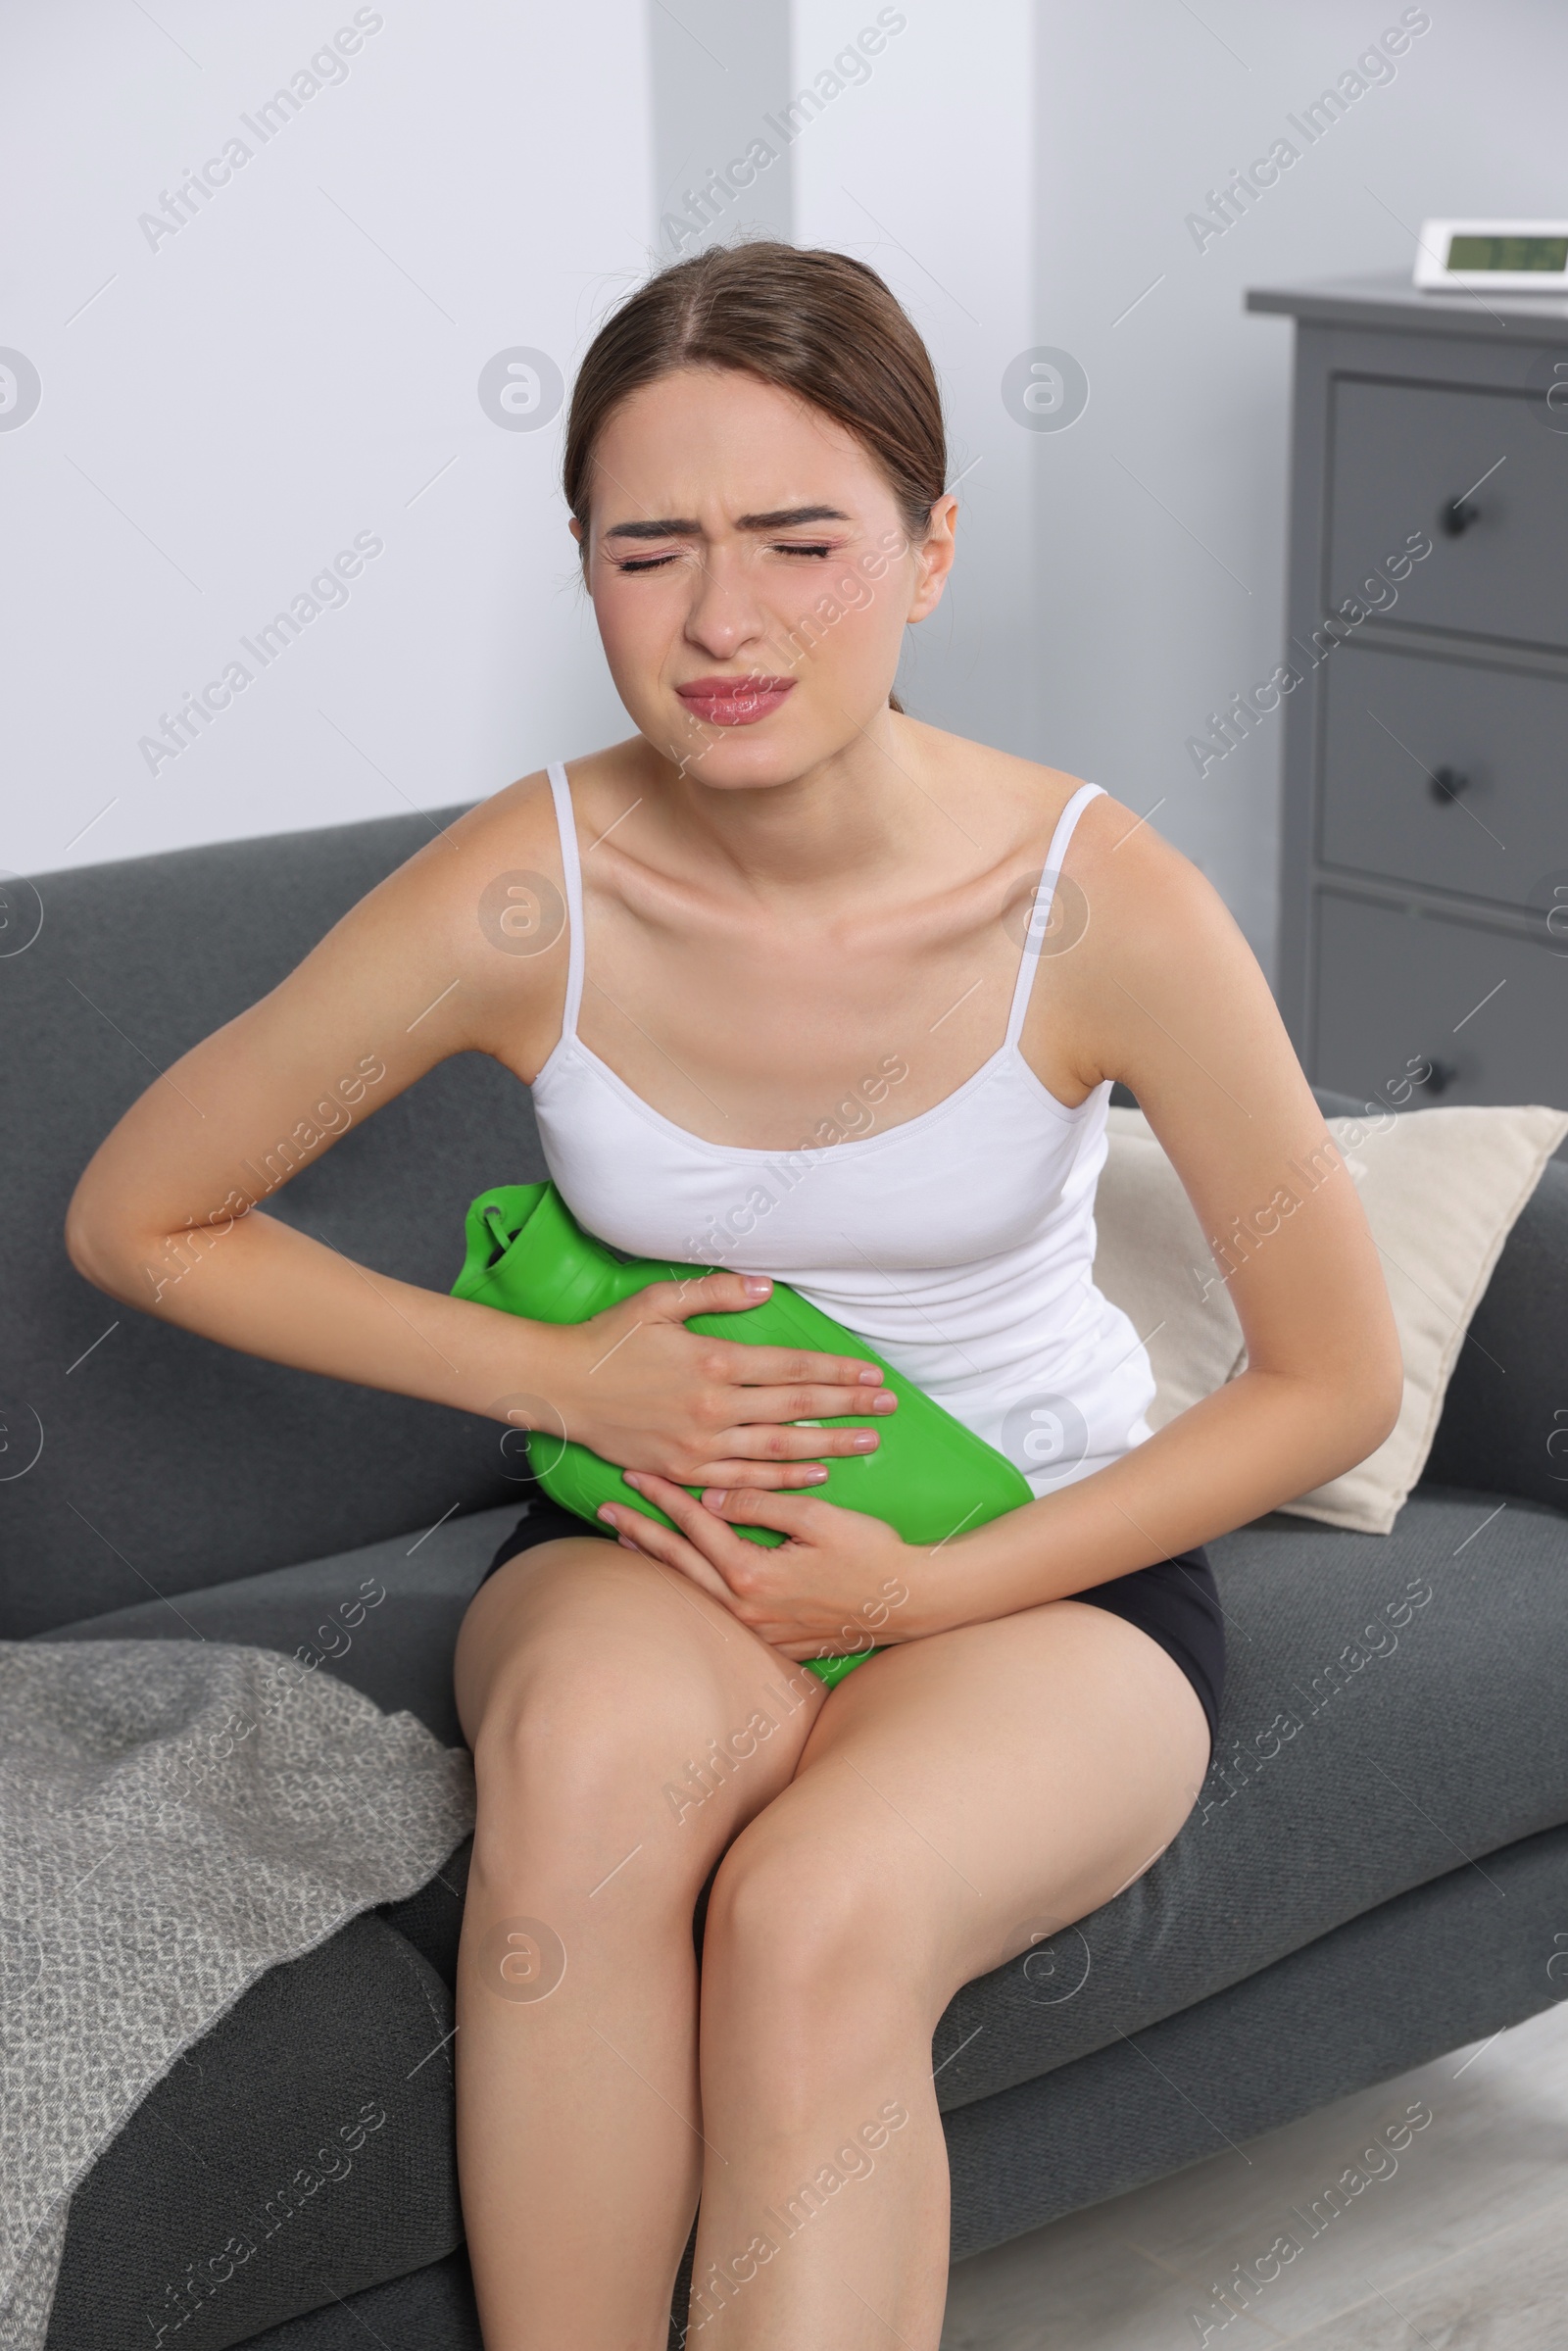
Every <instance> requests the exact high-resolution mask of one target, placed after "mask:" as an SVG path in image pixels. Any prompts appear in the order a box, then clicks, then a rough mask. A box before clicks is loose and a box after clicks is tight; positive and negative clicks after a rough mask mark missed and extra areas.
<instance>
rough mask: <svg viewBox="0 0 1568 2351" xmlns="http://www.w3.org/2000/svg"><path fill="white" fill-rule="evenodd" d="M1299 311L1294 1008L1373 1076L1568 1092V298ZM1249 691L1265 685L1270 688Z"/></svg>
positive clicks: (1376, 1084)
mask: <svg viewBox="0 0 1568 2351" xmlns="http://www.w3.org/2000/svg"><path fill="white" fill-rule="evenodd" d="M1248 308H1249V309H1250V310H1253V311H1269V312H1284V313H1287V314H1288V315H1290V316H1292V317H1294V318H1295V319H1296V321H1297V327H1296V338H1297V350H1296V394H1295V421H1294V432H1293V458H1292V494H1291V545H1290V573H1289V586H1288V608H1289V621H1288V627H1289V632H1290V641H1289V643H1288V644H1287V646H1286V648H1285V652H1284V656H1283V661H1282V666H1281V669H1280V670H1277V671H1276V672H1275V677H1274V680H1273V681H1271V685H1272V692H1271V693H1270V692H1267V691H1265V692H1263V693H1254V695H1253V697H1252V703H1253V705H1254V706H1256V707H1255V708H1254V709H1252V710H1251V711H1250V715H1245V716H1244V714H1243V710H1233V712H1232V713H1231V718H1230V724H1231V727H1232V731H1233V732H1235V731H1247V732H1250V731H1252V722H1253V721H1255V723H1256V724H1257V725H1259V726H1263V725H1267V724H1270V723H1278V722H1279V721H1278V720H1277V719H1273V718H1271V716H1270V713H1269V708H1268V706H1269V705H1270V704H1272V706H1273V708H1275V709H1277V710H1279V711H1280V712H1281V714H1282V716H1283V721H1284V728H1285V808H1284V826H1283V841H1282V862H1281V936H1280V959H1279V978H1278V989H1277V993H1278V997H1279V1002H1280V1008H1281V1010H1282V1012H1283V1014H1284V1016H1285V1019H1286V1022H1287V1024H1288V1026H1289V1028H1290V1031H1291V1035H1292V1039H1293V1042H1294V1043H1295V1045H1296V1048H1297V1051H1298V1053H1299V1054H1300V1057H1301V1061H1302V1064H1303V1066H1304V1067H1305V1069H1306V1072H1307V1075H1308V1076H1309V1077H1310V1078H1311V1079H1312V1080H1313V1081H1314V1082H1315V1083H1316V1084H1318V1085H1321V1086H1330V1087H1334V1088H1337V1089H1338V1090H1340V1091H1342V1092H1344V1093H1347V1094H1355V1095H1359V1096H1361V1097H1362V1098H1363V1099H1366V1100H1370V1099H1374V1098H1379V1099H1383V1100H1393V1101H1396V1102H1412V1103H1414V1102H1434V1101H1436V1100H1438V1099H1440V1098H1441V1099H1442V1100H1443V1101H1445V1102H1550V1103H1553V1104H1555V1105H1558V1106H1560V1107H1564V1108H1568V301H1565V300H1564V299H1563V298H1562V297H1560V296H1530V297H1521V296H1495V295H1492V294H1488V295H1487V296H1486V297H1485V298H1483V297H1480V296H1475V295H1452V294H1449V295H1438V296H1428V295H1421V294H1417V293H1415V292H1414V291H1413V290H1411V289H1409V288H1407V287H1405V286H1401V285H1399V284H1398V283H1397V282H1394V281H1388V282H1384V281H1381V280H1375V279H1373V280H1355V281H1350V282H1347V283H1343V284H1337V285H1327V286H1316V287H1300V288H1282V289H1275V288H1270V289H1266V290H1263V289H1259V290H1256V291H1254V292H1252V293H1250V295H1249V296H1248ZM1245 708H1246V706H1244V709H1245Z"/></svg>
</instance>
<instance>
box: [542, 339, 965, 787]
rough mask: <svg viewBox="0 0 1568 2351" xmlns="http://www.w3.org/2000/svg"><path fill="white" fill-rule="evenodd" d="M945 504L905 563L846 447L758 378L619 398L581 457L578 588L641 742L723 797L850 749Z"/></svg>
mask: <svg viewBox="0 0 1568 2351" xmlns="http://www.w3.org/2000/svg"><path fill="white" fill-rule="evenodd" d="M955 504H956V502H955V500H954V499H953V498H952V497H951V496H949V497H944V498H942V499H940V500H939V501H938V503H937V507H936V509H935V511H934V513H933V515H932V522H931V529H930V532H929V535H928V536H927V538H926V539H925V540H924V541H923V542H922V543H921V544H919V545H918V546H914V545H911V544H910V542H909V540H908V537H907V532H906V530H905V526H904V523H903V520H902V517H901V515H900V513H899V507H898V502H897V500H896V499H895V497H894V494H893V491H892V489H891V488H890V486H889V484H888V482H887V480H886V478H885V477H884V475H883V474H882V472H881V471H880V469H879V468H878V466H877V465H875V463H874V462H873V460H872V459H871V458H870V457H869V456H868V455H867V453H866V451H865V450H864V449H863V448H862V447H861V445H860V443H859V442H858V440H856V439H855V437H854V435H853V434H851V433H848V432H846V431H844V430H843V428H842V427H841V426H839V425H838V424H836V423H834V422H833V420H832V419H831V418H830V417H828V416H824V415H823V414H822V413H821V411H820V410H817V409H813V408H810V407H809V406H807V404H806V403H805V402H803V401H801V400H797V399H796V398H794V397H793V396H792V395H791V394H789V393H787V392H781V391H778V390H776V389H775V388H774V386H772V385H771V384H764V383H762V382H760V380H759V379H758V378H757V377H755V376H751V375H745V374H739V373H734V372H731V371H728V370H722V371H721V370H718V369H714V368H707V367H703V368H684V369H682V370H680V371H679V372H678V373H676V374H673V375H666V376H663V377H662V378H661V379H660V380H659V381H658V382H657V383H653V384H649V385H646V386H645V387H644V388H643V389H642V390H641V391H638V392H634V393H632V394H631V395H630V397H629V398H627V399H626V400H624V401H622V402H621V404H620V406H619V407H618V408H617V409H615V410H614V411H613V413H612V415H611V417H610V419H609V422H608V423H607V424H606V426H605V428H604V430H603V432H602V433H601V435H600V437H599V442H598V445H597V447H596V449H595V451H594V463H593V474H592V480H591V484H590V507H589V514H590V521H589V528H588V585H589V590H590V592H591V594H592V596H593V602H594V612H595V613H596V615H597V617H598V621H599V631H600V635H601V636H602V637H603V639H604V645H605V653H606V656H607V658H608V660H609V662H610V669H611V674H612V676H613V678H614V681H615V687H616V691H617V692H618V693H619V695H620V698H621V701H622V702H623V703H624V704H625V706H626V709H627V710H629V711H630V713H631V716H632V718H633V719H634V720H635V722H636V724H637V726H638V727H639V729H640V730H641V732H642V733H643V734H644V735H645V736H646V738H647V739H648V741H649V742H650V743H651V744H653V745H654V747H655V748H656V749H657V750H659V751H661V752H662V753H663V754H664V755H665V756H666V757H667V758H668V759H670V760H671V762H672V763H673V764H674V765H675V766H676V767H677V768H678V769H680V770H681V772H682V773H685V774H690V775H693V776H695V777H696V778H698V779H699V780H701V781H702V782H703V783H705V784H710V785H714V786H718V787H725V786H729V787H732V788H733V787H745V786H748V785H761V784H772V783H784V782H788V781H790V780H792V779H793V778H795V777H797V776H800V775H804V774H806V773H807V772H808V771H809V770H810V769H811V768H813V767H816V766H818V765H819V764H820V763H821V762H822V761H824V760H826V759H832V758H833V757H834V756H835V754H837V753H838V752H840V751H842V750H844V749H845V748H846V746H848V745H850V744H853V743H855V742H856V741H857V740H858V739H859V738H860V737H862V736H863V734H864V731H865V729H866V728H867V727H868V726H869V725H870V724H871V722H872V721H873V719H875V718H876V717H877V715H878V713H880V712H883V711H885V710H886V708H887V699H888V694H889V691H890V689H891V687H892V684H893V676H894V671H895V670H896V668H897V666H898V660H899V650H900V646H901V644H902V642H903V636H904V629H905V625H906V623H907V622H908V621H911V620H921V619H923V618H924V617H925V615H926V613H927V612H931V611H933V610H934V609H935V607H936V605H937V603H938V602H939V600H940V598H941V595H942V589H943V585H944V582H945V580H946V578H947V573H948V569H949V566H950V564H951V563H952V560H953V514H954V508H955ZM572 528H573V530H574V531H575V530H576V529H577V525H576V524H575V523H573V525H572ZM579 535H580V534H579Z"/></svg>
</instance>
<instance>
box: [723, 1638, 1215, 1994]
mask: <svg viewBox="0 0 1568 2351" xmlns="http://www.w3.org/2000/svg"><path fill="white" fill-rule="evenodd" d="M1208 1751H1209V1734H1208V1722H1207V1718H1206V1716H1205V1714H1204V1711H1203V1708H1202V1705H1201V1702H1200V1700H1199V1697H1198V1694H1197V1692H1196V1690H1194V1688H1193V1685H1192V1684H1191V1682H1190V1681H1189V1680H1188V1678H1187V1676H1186V1675H1185V1674H1184V1673H1183V1672H1182V1670H1181V1668H1180V1667H1179V1666H1178V1665H1177V1664H1176V1663H1175V1662H1174V1660H1173V1659H1172V1658H1171V1657H1170V1656H1169V1655H1168V1654H1167V1653H1166V1651H1165V1650H1164V1649H1163V1648H1161V1647H1160V1646H1159V1645H1158V1644H1157V1643H1156V1642H1155V1641H1152V1639H1151V1638H1150V1637H1149V1636H1148V1635H1147V1634H1145V1633H1143V1632H1141V1631H1139V1630H1138V1629H1137V1628H1136V1627H1135V1626H1133V1625H1131V1624H1129V1623H1127V1622H1126V1621H1125V1620H1124V1619H1122V1618H1121V1617H1119V1616H1115V1615H1112V1614H1110V1613H1108V1612H1107V1611H1106V1610H1104V1609H1102V1608H1098V1607H1093V1606H1089V1605H1086V1604H1084V1603H1082V1602H1078V1601H1073V1600H1057V1601H1052V1602H1050V1603H1048V1604H1047V1605H1045V1606H1042V1607H1039V1608H1032V1609H1025V1610H1022V1611H1020V1612H1019V1613H1017V1614H1016V1615H1012V1616H1008V1617H1005V1618H1000V1619H998V1620H996V1621H995V1622H993V1623H990V1624H982V1625H966V1626H963V1627H961V1628H958V1629H957V1630H956V1631H954V1632H951V1633H942V1634H937V1635H934V1636H932V1637H931V1638H930V1639H928V1640H925V1641H909V1642H907V1643H904V1644H901V1645H898V1646H895V1647H892V1648H889V1649H885V1650H882V1651H880V1652H879V1653H878V1654H877V1655H876V1656H875V1657H872V1658H870V1659H869V1660H868V1661H867V1662H866V1663H865V1664H864V1665H862V1666H859V1667H858V1668H857V1670H856V1671H855V1672H854V1673H853V1674H851V1675H849V1676H847V1678H846V1679H845V1680H844V1682H842V1683H841V1684H840V1685H839V1686H838V1688H837V1689H835V1690H833V1692H832V1693H831V1695H830V1697H829V1699H828V1701H827V1703H826V1705H825V1706H824V1707H823V1708H822V1710H821V1712H820V1714H819V1715H818V1717H817V1719H816V1721H815V1723H814V1724H813V1726H812V1728H811V1731H810V1734H809V1738H808V1739H807V1740H806V1742H805V1745H804V1747H803V1750H802V1753H801V1758H800V1762H799V1764H798V1766H797V1768H796V1773H795V1777H794V1779H793V1781H792V1782H791V1784H790V1786H789V1787H788V1788H785V1789H783V1790H782V1791H781V1792H780V1794H779V1795H778V1796H777V1797H776V1798H775V1800H774V1801H773V1803H772V1804H770V1805H769V1806H768V1808H767V1810H766V1812H764V1813H763V1814H762V1816H761V1817H760V1820H757V1821H755V1822H754V1823H753V1824H752V1826H751V1828H750V1829H749V1830H748V1831H747V1833H746V1837H744V1838H743V1839H742V1845H752V1846H754V1847H755V1846H756V1845H757V1844H759V1843H760V1842H761V1841H763V1840H766V1841H767V1842H768V1843H769V1844H775V1849H777V1845H782V1846H783V1848H784V1849H786V1850H791V1851H794V1852H795V1853H797V1854H800V1853H804V1852H809V1853H810V1854H811V1855H812V1856H813V1862H814V1866H815V1869H816V1871H817V1873H818V1877H819V1882H820V1878H821V1876H822V1874H824V1873H831V1875H832V1876H833V1877H835V1878H839V1879H840V1882H841V1883H843V1882H850V1883H853V1884H854V1885H855V1886H857V1888H858V1893H857V1902H858V1906H859V1907H860V1908H861V1911H862V1915H863V1916H864V1917H865V1918H866V1920H867V1923H868V1924H870V1923H871V1922H872V1921H874V1920H876V1919H878V1918H880V1919H881V1920H882V1921H883V1922H884V1923H885V1924H890V1923H891V1922H893V1921H895V1920H896V1921H897V1924H898V1931H899V1935H900V1945H901V1947H902V1948H903V1949H904V1950H905V1951H906V1952H907V1955H908V1958H909V1961H910V1963H911V1964H912V1965H913V1966H915V1967H916V1968H917V1969H918V1970H920V1971H921V1972H923V1973H924V1974H926V1976H927V1977H928V1979H929V1980H928V1983H927V1984H926V1987H925V1988H926V1989H927V1991H928V1992H929V1995H930V1998H931V1999H932V2001H933V2002H934V2003H935V2004H936V2005H937V2007H938V2010H939V2011H940V2007H941V2006H942V2005H945V2004H946V2002H947V2000H948V1999H950V1998H951V1997H952V1995H953V1993H954V1992H955V1991H956V1990H957V1988H958V1987H959V1985H960V1984H967V1983H969V1982H970V1981H971V1980H972V1979H973V1978H974V1977H976V1976H980V1975H984V1974H985V1973H986V1972H987V1971H988V1970H989V1969H991V1968H994V1967H1000V1966H1002V1965H1003V1964H1004V1963H1005V1961H1006V1960H1008V1959H1010V1958H1012V1957H1014V1956H1015V1955H1016V1954H1017V1953H1018V1952H1019V1951H1022V1950H1025V1949H1027V1948H1028V1946H1029V1944H1030V1943H1031V1941H1039V1940H1042V1939H1044V1938H1045V1937H1047V1936H1049V1935H1053V1934H1054V1933H1055V1932H1056V1931H1057V1930H1058V1929H1059V1928H1061V1927H1064V1926H1067V1925H1069V1924H1070V1923H1071V1922H1072V1921H1073V1920H1075V1919H1080V1918H1083V1917H1085V1916H1087V1914H1088V1913H1089V1912H1090V1911H1092V1910H1095V1909H1098V1908H1099V1906H1100V1905H1101V1903H1103V1902H1106V1901H1108V1900H1109V1899H1110V1898H1111V1896H1112V1895H1113V1894H1116V1893H1118V1892H1120V1890H1121V1889H1122V1887H1123V1886H1128V1885H1130V1884H1131V1883H1132V1881H1133V1880H1134V1879H1135V1878H1137V1877H1139V1876H1141V1875H1142V1873H1143V1872H1144V1871H1145V1870H1146V1869H1147V1868H1148V1867H1149V1866H1150V1864H1151V1863H1152V1861H1154V1860H1156V1859H1157V1858H1158V1856H1159V1854H1160V1853H1161V1852H1162V1851H1163V1850H1164V1848H1165V1846H1166V1845H1167V1844H1168V1843H1169V1842H1170V1840H1171V1838H1172V1837H1174V1836H1175V1834H1176V1832H1177V1830H1178V1829H1179V1828H1180V1827H1181V1824H1182V1822H1183V1820H1184V1819H1185V1818H1186V1816H1187V1814H1188V1812H1189V1811H1190V1810H1191V1808H1192V1805H1193V1803H1194V1801H1195V1799H1196V1797H1197V1794H1198V1790H1199V1788H1200V1787H1201V1782H1202V1779H1203V1774H1204V1772H1205V1770H1206V1768H1207V1762H1208ZM775 1840H776V1843H775ZM740 1852H741V1846H737V1847H736V1848H735V1853H734V1855H732V1861H733V1860H734V1859H738V1858H739V1855H740ZM729 1866H730V1865H729V1864H726V1867H729Z"/></svg>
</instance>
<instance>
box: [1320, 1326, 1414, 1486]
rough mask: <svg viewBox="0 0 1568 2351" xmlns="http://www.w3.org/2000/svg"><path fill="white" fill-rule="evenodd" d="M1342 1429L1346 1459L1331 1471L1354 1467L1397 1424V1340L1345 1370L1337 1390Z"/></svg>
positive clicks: (1400, 1392) (1400, 1378) (1400, 1387)
mask: <svg viewBox="0 0 1568 2351" xmlns="http://www.w3.org/2000/svg"><path fill="white" fill-rule="evenodd" d="M1338 1401H1339V1405H1340V1412H1341V1416H1342V1419H1343V1424H1344V1428H1345V1444H1346V1458H1345V1461H1344V1463H1343V1464H1342V1466H1341V1468H1340V1469H1339V1470H1336V1472H1335V1473H1334V1474H1335V1475H1336V1476H1337V1477H1338V1476H1343V1475H1344V1473H1345V1471H1346V1470H1349V1469H1354V1468H1356V1467H1357V1466H1358V1465H1359V1464H1360V1463H1361V1462H1363V1461H1365V1460H1366V1459H1367V1458H1368V1457H1369V1456H1370V1455H1371V1454H1373V1453H1375V1452H1376V1451H1377V1449H1378V1447H1379V1445H1386V1444H1387V1442H1388V1440H1389V1439H1390V1438H1391V1437H1392V1436H1393V1435H1394V1432H1395V1430H1396V1429H1397V1427H1398V1425H1399V1414H1400V1413H1401V1411H1402V1410H1403V1409H1404V1361H1403V1358H1402V1356H1401V1355H1400V1352H1399V1347H1398V1344H1397V1341H1396V1342H1395V1343H1394V1344H1393V1345H1392V1346H1390V1347H1379V1348H1377V1349H1376V1350H1375V1351H1374V1352H1372V1353H1370V1354H1369V1355H1368V1357H1367V1359H1366V1360H1364V1361H1363V1362H1361V1363H1359V1364H1357V1365H1356V1366H1355V1368H1354V1370H1353V1371H1352V1372H1350V1373H1348V1374H1347V1376H1346V1378H1345V1380H1344V1382H1343V1384H1342V1386H1341V1387H1340V1389H1339V1393H1338Z"/></svg>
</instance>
